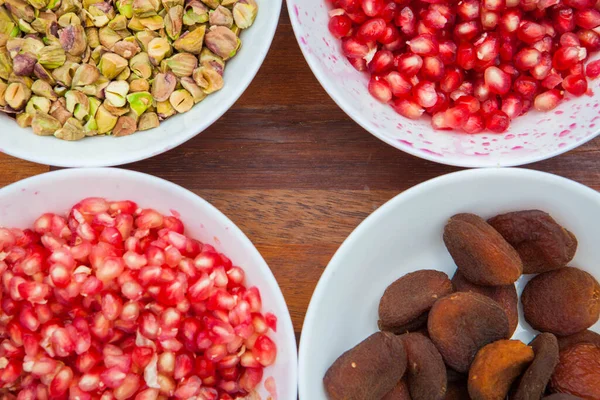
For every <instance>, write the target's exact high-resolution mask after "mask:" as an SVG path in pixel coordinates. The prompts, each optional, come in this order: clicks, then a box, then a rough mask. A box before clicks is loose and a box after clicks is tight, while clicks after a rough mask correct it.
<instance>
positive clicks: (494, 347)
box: [469, 340, 534, 400]
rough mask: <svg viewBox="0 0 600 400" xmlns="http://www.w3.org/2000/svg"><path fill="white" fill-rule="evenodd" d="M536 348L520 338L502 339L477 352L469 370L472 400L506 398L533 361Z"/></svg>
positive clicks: (502, 399)
mask: <svg viewBox="0 0 600 400" xmlns="http://www.w3.org/2000/svg"><path fill="white" fill-rule="evenodd" d="M533 358H534V355H533V350H532V349H531V347H529V346H527V345H526V344H525V343H523V342H521V341H519V340H499V341H497V342H494V343H490V344H488V345H486V346H484V347H483V348H481V350H479V351H478V352H477V356H475V360H473V364H472V365H471V369H470V370H469V396H471V398H472V399H473V400H504V399H505V398H506V395H507V394H508V391H509V390H510V386H511V385H512V383H513V381H514V380H515V379H516V378H518V377H519V375H521V373H522V372H523V370H524V369H525V368H527V366H528V365H529V363H531V361H532V360H533Z"/></svg>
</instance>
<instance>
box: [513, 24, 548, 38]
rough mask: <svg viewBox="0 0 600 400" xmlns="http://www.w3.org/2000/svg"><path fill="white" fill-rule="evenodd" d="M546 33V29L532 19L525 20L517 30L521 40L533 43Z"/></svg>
mask: <svg viewBox="0 0 600 400" xmlns="http://www.w3.org/2000/svg"><path fill="white" fill-rule="evenodd" d="M545 34H546V30H545V29H544V27H543V26H542V25H540V24H537V23H535V22H531V21H525V22H523V23H522V24H521V25H520V26H519V29H518V30H517V37H518V38H519V40H521V41H523V42H525V43H527V44H533V43H535V42H537V41H538V40H541V39H542V38H543V37H544V35H545Z"/></svg>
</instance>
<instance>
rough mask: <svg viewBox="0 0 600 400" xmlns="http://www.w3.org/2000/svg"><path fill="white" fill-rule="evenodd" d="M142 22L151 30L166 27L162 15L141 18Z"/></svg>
mask: <svg viewBox="0 0 600 400" xmlns="http://www.w3.org/2000/svg"><path fill="white" fill-rule="evenodd" d="M140 24H142V26H143V27H144V28H146V29H149V30H151V31H158V30H159V29H162V28H164V27H165V21H164V20H163V17H161V16H160V15H153V16H151V17H144V18H140Z"/></svg>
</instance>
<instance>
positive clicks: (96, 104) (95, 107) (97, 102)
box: [87, 96, 102, 118]
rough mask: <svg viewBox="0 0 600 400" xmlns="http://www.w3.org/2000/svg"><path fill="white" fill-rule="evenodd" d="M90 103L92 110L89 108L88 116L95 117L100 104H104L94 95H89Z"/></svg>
mask: <svg viewBox="0 0 600 400" xmlns="http://www.w3.org/2000/svg"><path fill="white" fill-rule="evenodd" d="M88 103H89V109H90V110H89V112H88V115H87V116H88V118H93V117H95V116H96V112H97V111H98V107H100V105H102V102H101V101H100V100H98V99H97V98H95V97H93V96H88Z"/></svg>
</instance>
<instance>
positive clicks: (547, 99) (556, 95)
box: [533, 89, 562, 111]
mask: <svg viewBox="0 0 600 400" xmlns="http://www.w3.org/2000/svg"><path fill="white" fill-rule="evenodd" d="M561 99H562V94H561V92H560V91H558V90H557V89H550V90H548V91H546V92H544V93H541V94H539V95H537V96H536V97H535V100H534V102H533V107H534V108H535V109H536V110H538V111H550V110H552V109H554V108H556V106H558V103H560V100H561Z"/></svg>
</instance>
